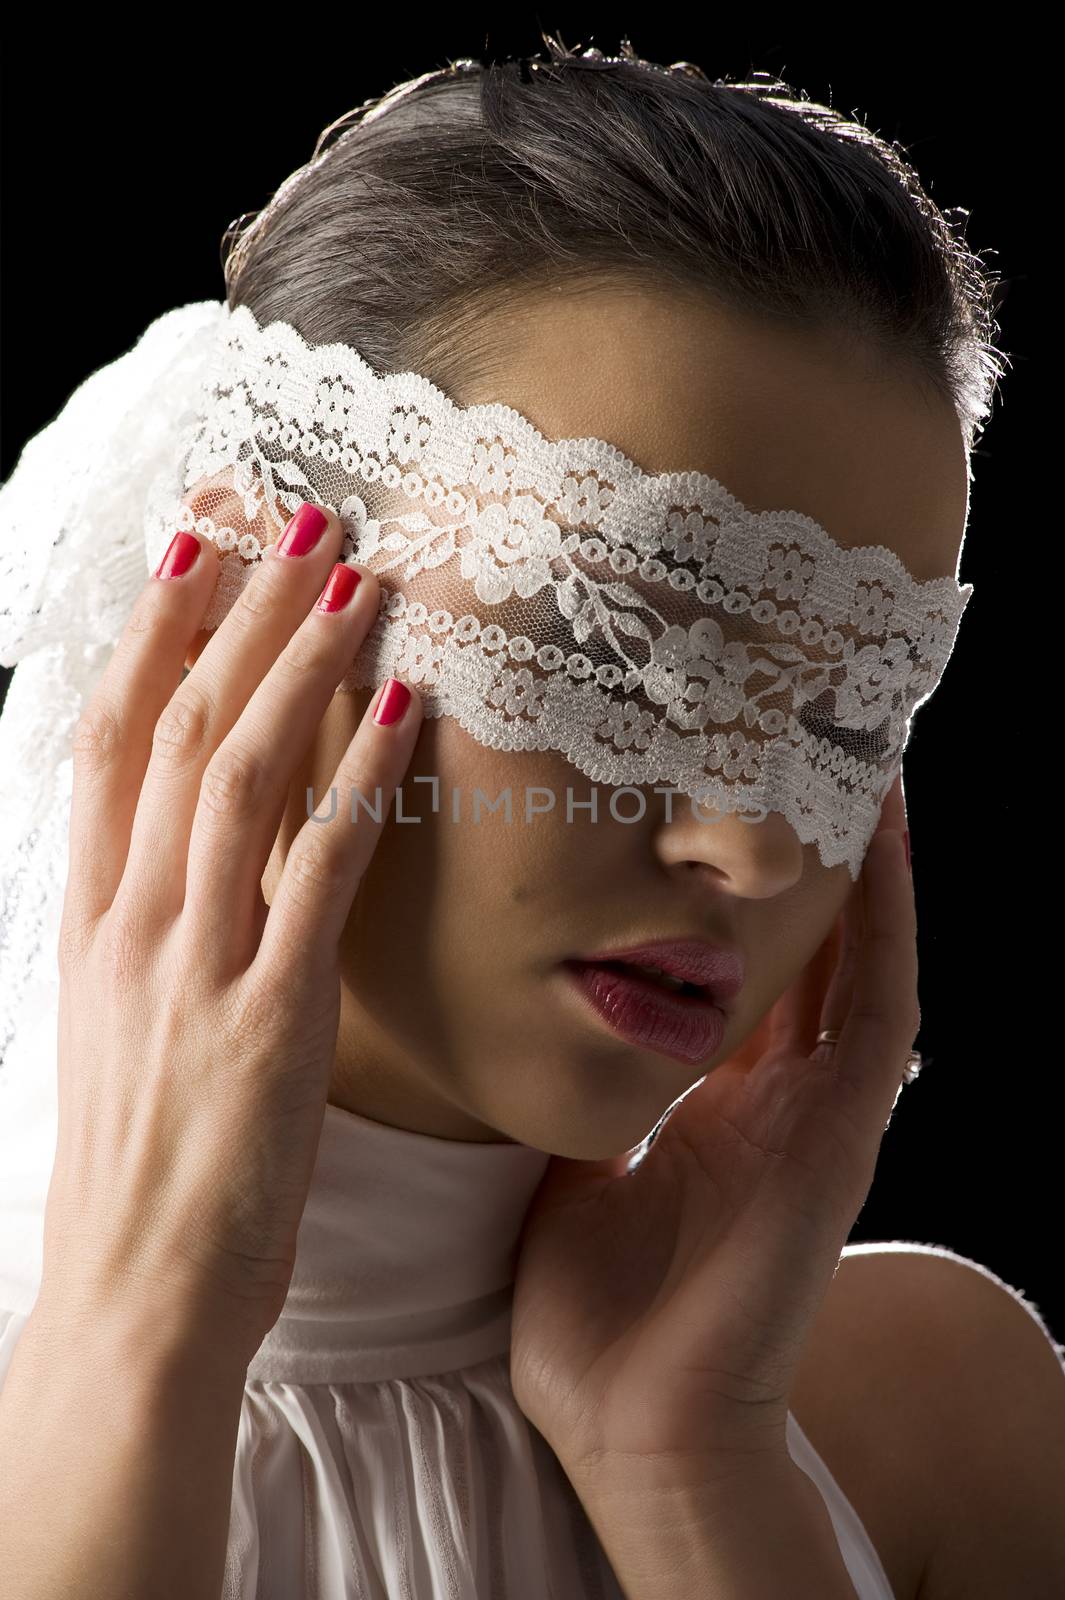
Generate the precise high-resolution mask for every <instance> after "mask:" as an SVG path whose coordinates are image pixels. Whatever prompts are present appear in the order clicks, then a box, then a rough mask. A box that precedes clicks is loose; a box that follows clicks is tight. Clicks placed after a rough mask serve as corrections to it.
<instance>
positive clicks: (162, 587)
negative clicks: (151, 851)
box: [63, 531, 219, 932]
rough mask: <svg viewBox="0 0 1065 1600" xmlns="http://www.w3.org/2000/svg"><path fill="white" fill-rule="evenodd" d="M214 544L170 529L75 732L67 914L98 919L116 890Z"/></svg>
mask: <svg viewBox="0 0 1065 1600" xmlns="http://www.w3.org/2000/svg"><path fill="white" fill-rule="evenodd" d="M218 571H219V561H218V551H217V549H216V548H215V546H214V545H213V544H212V543H211V541H210V540H209V539H201V538H200V537H199V536H198V535H197V534H195V533H186V532H183V531H182V532H179V533H177V534H175V536H174V539H173V540H172V542H171V544H170V546H169V548H168V549H167V551H166V554H165V555H164V556H163V559H162V561H161V562H160V563H159V566H158V567H157V568H156V571H155V573H154V574H153V575H152V577H151V578H149V580H148V582H147V583H146V584H145V586H144V588H143V589H142V591H141V593H140V595H139V596H138V599H137V602H136V604H135V606H134V608H133V610H132V612H131V613H130V617H129V621H128V622H127V623H126V626H125V628H124V629H123V630H122V633H121V635H120V636H119V640H118V643H117V645H116V646H115V649H114V652H113V654H112V656H111V659H110V660H109V661H108V663H107V665H106V667H105V668H104V670H103V673H102V674H101V676H100V679H99V681H98V682H97V685H96V688H95V690H94V692H93V694H92V696H91V698H90V700H89V701H88V703H87V705H86V706H85V707H84V709H83V710H82V713H81V716H80V718H79V720H78V724H77V727H76V729H75V733H74V746H73V794H72V798H71V807H70V828H69V852H70V862H69V870H68V874H67V884H66V894H65V899H64V906H63V924H64V929H65V931H67V932H71V931H73V929H74V927H75V925H87V924H89V923H91V922H95V921H97V920H98V919H99V918H100V917H101V916H102V915H103V913H104V912H105V911H106V910H108V908H109V907H110V906H111V904H112V902H113V901H114V899H115V896H116V894H117V893H118V888H119V884H120V883H121V881H122V874H123V872H124V870H125V867H126V861H127V858H128V854H129V848H130V834H131V830H132V827H133V819H134V816H135V813H136V809H137V803H138V800H139V798H140V793H141V785H142V783H143V781H144V773H145V769H146V767H147V765H148V761H149V758H150V756H151V750H152V736H153V733H154V730H155V724H156V721H157V720H158V718H159V715H160V713H161V712H162V711H163V709H164V707H165V706H166V705H167V703H168V701H169V700H170V697H171V696H172V695H173V693H174V691H175V689H176V688H177V686H178V684H179V683H180V682H181V673H182V670H183V667H184V662H185V655H186V652H187V650H188V645H189V640H190V639H191V638H192V637H193V636H194V634H195V632H196V630H197V628H198V626H199V624H200V622H201V620H202V618H203V616H204V614H205V612H206V610H207V607H208V604H209V603H210V599H211V596H212V594H213V593H214V586H215V584H216V583H217V581H218Z"/></svg>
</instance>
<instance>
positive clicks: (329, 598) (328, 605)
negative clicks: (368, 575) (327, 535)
mask: <svg viewBox="0 0 1065 1600" xmlns="http://www.w3.org/2000/svg"><path fill="white" fill-rule="evenodd" d="M361 580H362V573H361V572H357V571H356V570H355V568H354V567H349V566H346V565H345V564H344V562H343V561H338V562H337V564H336V566H335V567H334V568H333V570H332V572H331V573H330V574H329V579H328V582H327V583H326V586H325V588H324V589H323V590H322V592H321V594H320V595H319V596H318V602H317V609H318V610H319V611H343V609H344V607H345V606H346V605H347V603H348V601H349V600H350V599H351V597H352V595H353V594H354V593H355V590H356V589H357V588H358V587H359V584H360V582H361Z"/></svg>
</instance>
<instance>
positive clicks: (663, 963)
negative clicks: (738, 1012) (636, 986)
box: [570, 939, 744, 1009]
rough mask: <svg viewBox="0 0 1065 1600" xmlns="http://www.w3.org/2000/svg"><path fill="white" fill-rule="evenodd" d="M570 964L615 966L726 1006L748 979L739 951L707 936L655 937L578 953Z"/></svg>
mask: <svg viewBox="0 0 1065 1600" xmlns="http://www.w3.org/2000/svg"><path fill="white" fill-rule="evenodd" d="M570 964H571V965H572V964H578V965H584V966H598V967H605V968H607V969H615V970H617V971H619V972H623V973H625V974H626V975H627V976H632V977H638V978H641V979H643V980H645V981H646V982H648V983H651V984H654V985H656V986H657V987H658V988H660V989H661V990H662V991H663V992H669V993H673V994H675V995H678V996H683V995H686V996H688V997H689V998H690V999H693V1000H695V999H698V1000H703V1001H706V1000H710V1001H712V1002H713V1004H714V1005H718V1006H721V1007H722V1009H725V1008H726V1007H727V1006H728V1004H729V1002H730V1001H732V1000H733V999H735V997H736V995H737V994H738V993H739V991H740V989H741V988H742V987H743V980H744V966H743V958H742V956H741V955H740V954H739V952H738V951H737V950H733V949H730V948H728V947H727V946H724V945H717V944H711V943H709V942H708V941H707V940H705V939H661V940H651V941H649V942H647V943H646V944H640V945H631V946H629V947H627V948H626V949H616V950H600V951H595V952H592V953H590V954H582V955H580V956H574V957H572V958H571V961H570Z"/></svg>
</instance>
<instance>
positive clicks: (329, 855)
mask: <svg viewBox="0 0 1065 1600" xmlns="http://www.w3.org/2000/svg"><path fill="white" fill-rule="evenodd" d="M285 870H286V873H287V874H289V881H290V887H291V890H292V893H293V894H294V895H295V896H296V898H297V900H298V901H299V902H300V903H301V904H313V903H319V902H320V901H321V899H322V897H323V896H326V897H332V896H333V895H336V894H340V893H342V892H343V891H344V889H345V888H346V887H347V883H348V876H349V874H348V871H347V868H346V867H345V864H344V861H343V860H342V858H341V856H340V853H339V852H338V850H337V849H336V847H335V845H333V844H332V843H331V842H330V841H329V840H328V839H324V838H322V837H321V836H320V835H318V836H315V835H313V834H312V835H311V837H310V838H308V839H303V840H301V841H300V843H299V844H297V845H293V847H292V849H291V851H290V852H289V857H288V861H287V862H286V865H285Z"/></svg>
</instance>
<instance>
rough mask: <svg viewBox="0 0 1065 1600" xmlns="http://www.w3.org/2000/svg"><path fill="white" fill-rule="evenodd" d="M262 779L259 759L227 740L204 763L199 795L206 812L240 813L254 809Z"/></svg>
mask: <svg viewBox="0 0 1065 1600" xmlns="http://www.w3.org/2000/svg"><path fill="white" fill-rule="evenodd" d="M265 782H266V769H265V767H264V765H263V762H262V761H261V760H260V758H259V757H258V756H256V755H254V754H253V753H252V752H251V751H250V750H244V749H241V748H240V747H239V746H238V745H236V744H234V743H233V741H232V740H228V741H227V742H226V743H224V744H222V745H220V746H219V747H218V749H217V750H216V751H215V753H214V755H213V756H212V757H211V759H210V761H209V762H208V763H207V766H206V768H205V770H204V774H203V779H202V781H201V783H200V798H201V800H202V801H203V804H204V805H205V806H206V808H207V810H208V811H213V812H215V813H216V814H217V815H219V816H222V817H235V816H244V815H246V814H247V813H248V812H249V811H253V810H255V809H256V807H257V805H258V802H259V799H260V797H261V795H262V793H263V789H264V787H265Z"/></svg>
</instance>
